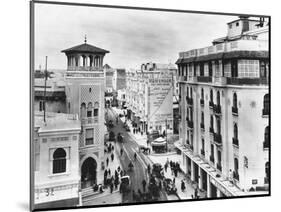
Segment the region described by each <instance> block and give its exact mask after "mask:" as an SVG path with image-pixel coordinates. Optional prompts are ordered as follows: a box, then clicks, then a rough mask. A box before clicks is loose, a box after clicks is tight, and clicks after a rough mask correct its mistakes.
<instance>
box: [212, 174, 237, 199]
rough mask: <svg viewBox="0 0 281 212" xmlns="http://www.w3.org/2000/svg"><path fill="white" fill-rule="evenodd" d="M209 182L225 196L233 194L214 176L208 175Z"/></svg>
mask: <svg viewBox="0 0 281 212" xmlns="http://www.w3.org/2000/svg"><path fill="white" fill-rule="evenodd" d="M210 182H211V183H212V184H213V185H214V186H215V187H216V188H217V189H219V190H220V191H221V192H222V193H224V194H225V195H226V196H233V195H232V194H231V193H230V192H229V191H227V190H226V188H224V187H223V186H222V185H221V184H220V183H218V182H217V181H216V180H215V179H214V178H212V177H210Z"/></svg>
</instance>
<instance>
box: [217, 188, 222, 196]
mask: <svg viewBox="0 0 281 212" xmlns="http://www.w3.org/2000/svg"><path fill="white" fill-rule="evenodd" d="M217 197H218V198H220V197H222V194H221V191H220V190H219V189H218V188H217Z"/></svg>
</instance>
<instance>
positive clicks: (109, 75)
mask: <svg viewBox="0 0 281 212" xmlns="http://www.w3.org/2000/svg"><path fill="white" fill-rule="evenodd" d="M103 68H104V71H105V91H106V92H107V93H112V92H113V75H114V71H115V69H113V68H111V67H110V66H109V65H108V64H105V65H104V66H103Z"/></svg>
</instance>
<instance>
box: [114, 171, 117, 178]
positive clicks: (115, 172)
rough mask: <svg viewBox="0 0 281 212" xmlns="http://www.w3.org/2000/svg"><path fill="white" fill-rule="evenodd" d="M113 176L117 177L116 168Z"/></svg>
mask: <svg viewBox="0 0 281 212" xmlns="http://www.w3.org/2000/svg"><path fill="white" fill-rule="evenodd" d="M114 176H115V178H116V177H118V172H117V170H115V171H114Z"/></svg>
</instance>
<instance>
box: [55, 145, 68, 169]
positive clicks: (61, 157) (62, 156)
mask: <svg viewBox="0 0 281 212" xmlns="http://www.w3.org/2000/svg"><path fill="white" fill-rule="evenodd" d="M65 171H66V152H65V150H64V149H62V148H58V149H56V150H55V152H54V154H53V174H57V173H63V172H65Z"/></svg>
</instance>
